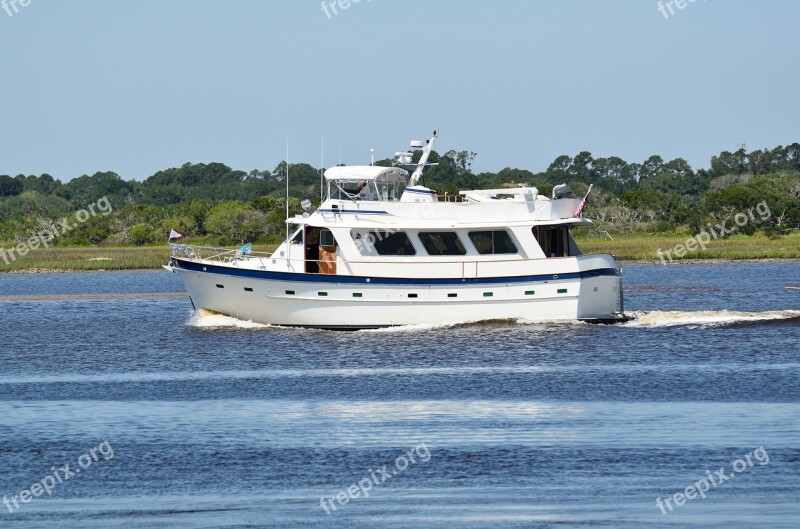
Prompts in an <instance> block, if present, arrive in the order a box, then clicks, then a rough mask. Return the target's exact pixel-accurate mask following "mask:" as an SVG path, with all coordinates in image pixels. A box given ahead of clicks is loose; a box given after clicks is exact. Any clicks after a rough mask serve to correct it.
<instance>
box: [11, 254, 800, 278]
mask: <svg viewBox="0 0 800 529" xmlns="http://www.w3.org/2000/svg"><path fill="white" fill-rule="evenodd" d="M620 262H621V263H622V264H623V265H624V266H627V265H659V266H685V265H693V264H697V265H713V264H731V263H743V264H770V263H798V264H800V258H793V257H763V258H744V259H730V258H703V259H680V260H678V259H675V260H673V261H672V262H668V263H662V262H661V261H660V260H658V259H620ZM161 271H162V269H161V266H158V267H152V268H116V269H106V268H98V269H96V270H87V269H80V268H76V269H69V268H39V267H36V268H19V269H15V270H0V276H2V275H35V274H90V273H94V272H103V273H114V272H161Z"/></svg>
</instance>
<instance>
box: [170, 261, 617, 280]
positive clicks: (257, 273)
mask: <svg viewBox="0 0 800 529" xmlns="http://www.w3.org/2000/svg"><path fill="white" fill-rule="evenodd" d="M172 265H173V266H175V267H177V268H180V269H182V270H191V271H194V272H202V273H206V274H219V275H227V276H233V277H244V278H250V279H262V280H265V281H294V282H298V283H324V284H339V285H413V286H421V287H423V286H435V285H491V284H505V283H536V282H540V283H541V282H547V281H563V280H568V279H572V280H575V279H588V278H590V277H601V276H617V275H619V274H618V272H617V270H616V269H615V268H597V269H594V270H587V271H584V272H572V273H568V274H558V275H553V274H544V275H535V276H509V277H469V278H464V279H459V278H403V277H367V276H336V275H326V274H299V273H296V272H274V271H269V270H246V269H243V268H231V267H228V266H218V265H211V264H202V263H196V262H193V261H187V260H184V259H180V258H176V257H173V258H172Z"/></svg>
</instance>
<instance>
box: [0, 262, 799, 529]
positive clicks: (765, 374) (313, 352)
mask: <svg viewBox="0 0 800 529" xmlns="http://www.w3.org/2000/svg"><path fill="white" fill-rule="evenodd" d="M625 283H626V308H627V309H628V311H629V312H632V313H633V314H635V315H636V316H637V317H638V319H637V320H635V321H633V322H630V323H627V324H624V325H617V326H602V325H600V326H597V325H589V324H583V323H562V324H552V323H551V324H537V323H530V322H524V321H495V322H486V323H460V324H452V325H437V326H433V325H431V326H424V325H422V326H415V327H406V328H397V329H388V330H382V331H361V332H351V333H342V332H328V331H308V330H296V329H282V328H275V327H270V326H264V325H258V324H253V323H250V322H243V321H239V320H234V319H231V318H227V317H224V316H218V315H211V314H194V313H192V311H191V306H190V304H189V300H188V298H186V297H185V295H183V288H182V285H181V283H180V281H179V279H178V277H177V275H173V274H168V273H166V272H119V273H116V272H115V273H79V274H54V275H0V343H1V344H2V346H0V469H2V471H0V495H4V500H5V501H4V504H3V505H0V527H11V528H25V529H30V528H39V527H41V528H51V527H55V526H57V527H76V528H104V529H105V528H117V527H119V528H123V527H124V528H137V527H158V528H217V527H220V528H221V527H226V528H229V527H230V528H232V527H236V528H255V527H276V528H278V527H280V528H289V527H292V528H300V527H303V528H305V527H320V528H322V527H325V528H339V527H341V528H345V527H346V528H353V527H390V528H417V527H434V528H445V527H447V528H451V527H459V528H484V527H486V528H488V527H513V528H516V527H519V528H522V527H525V528H530V527H558V528H577V527H581V528H584V527H626V528H627V527H630V528H639V527H643V526H655V527H659V526H663V527H705V526H723V525H724V526H725V527H733V528H736V527H742V528H744V527H748V528H749V527H761V528H767V527H770V528H778V527H785V528H793V529H794V528H797V527H800V501H799V500H800V290H793V289H787V288H785V287H786V285H787V284H792V283H795V284H796V283H800V267H799V266H798V264H797V263H765V264H717V265H681V266H670V267H661V266H653V265H629V266H627V267H626V269H625ZM720 470H721V471H722V473H721V475H720V474H717V472H719V471H720ZM687 488H688V490H687ZM702 489H708V490H707V491H706V490H702ZM700 490H702V495H701V494H699V491H700ZM37 493H38V494H37ZM687 496H689V499H687V498H686V497H687ZM657 499H659V501H660V502H661V503H660V505H661V506H659V503H657ZM665 499H669V502H666V501H665ZM25 500H27V501H25Z"/></svg>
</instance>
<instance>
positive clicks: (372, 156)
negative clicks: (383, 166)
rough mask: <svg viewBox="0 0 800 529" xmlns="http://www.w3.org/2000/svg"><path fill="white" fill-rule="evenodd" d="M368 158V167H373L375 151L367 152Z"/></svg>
mask: <svg viewBox="0 0 800 529" xmlns="http://www.w3.org/2000/svg"><path fill="white" fill-rule="evenodd" d="M369 157H370V162H369V164H370V165H375V149H370V150H369Z"/></svg>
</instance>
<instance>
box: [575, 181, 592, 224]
mask: <svg viewBox="0 0 800 529" xmlns="http://www.w3.org/2000/svg"><path fill="white" fill-rule="evenodd" d="M593 185H594V184H591V185H590V186H589V191H587V192H586V196H585V197H583V200H581V204H580V206H578V210H577V211H576V212H575V218H576V219H577V218H580V216H581V213H583V207H584V206H585V205H586V199H587V198H589V193H591V192H592V186H593Z"/></svg>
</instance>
